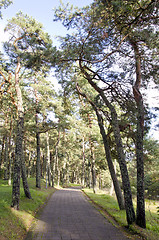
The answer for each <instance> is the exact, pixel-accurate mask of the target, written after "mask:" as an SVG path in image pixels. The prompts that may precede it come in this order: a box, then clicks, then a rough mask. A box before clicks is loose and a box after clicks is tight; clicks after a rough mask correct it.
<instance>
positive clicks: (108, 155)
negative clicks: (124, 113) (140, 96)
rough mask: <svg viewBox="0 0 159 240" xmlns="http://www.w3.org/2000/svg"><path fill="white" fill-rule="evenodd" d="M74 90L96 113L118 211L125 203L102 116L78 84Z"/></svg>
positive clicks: (123, 207)
mask: <svg viewBox="0 0 159 240" xmlns="http://www.w3.org/2000/svg"><path fill="white" fill-rule="evenodd" d="M76 88H77V91H78V93H79V94H81V95H82V96H83V97H85V98H86V99H87V100H88V102H89V103H90V104H91V105H92V107H93V109H94V110H95V112H96V116H97V120H98V125H99V129H100V133H101V135H102V138H103V143H104V148H105V154H106V159H107V163H108V168H109V172H110V175H111V178H112V181H113V185H114V189H115V193H116V197H117V201H118V205H119V208H120V210H122V209H125V203H124V199H123V195H122V192H121V188H120V185H119V182H118V179H117V177H116V173H115V169H114V165H113V162H112V158H111V153H110V147H109V142H108V139H107V135H106V133H105V129H104V126H103V119H102V116H101V114H100V113H99V111H98V109H97V107H96V105H95V104H94V103H93V102H92V101H91V100H90V99H88V97H87V96H86V94H83V93H82V92H81V91H80V89H79V86H78V84H76Z"/></svg>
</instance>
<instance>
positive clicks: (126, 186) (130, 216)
mask: <svg viewBox="0 0 159 240" xmlns="http://www.w3.org/2000/svg"><path fill="white" fill-rule="evenodd" d="M79 65H80V69H81V72H82V73H83V74H84V76H85V77H86V78H87V80H88V82H89V84H90V85H91V86H92V87H93V88H94V89H95V90H96V91H97V92H98V93H99V94H100V96H101V98H102V99H103V101H104V103H105V104H106V106H107V107H108V108H109V110H110V112H111V124H112V128H113V132H114V137H115V143H116V150H117V154H118V162H119V166H120V171H121V177H122V185H123V190H124V200H125V209H126V216H127V222H128V225H129V224H132V223H133V222H134V221H135V212H134V207H133V202H132V193H131V186H130V180H129V175H128V170H127V166H126V161H125V155H124V151H123V144H122V139H121V135H120V128H119V123H118V118H117V113H116V110H115V108H114V106H113V105H112V104H111V103H110V102H109V101H108V99H107V97H106V96H105V94H104V92H103V90H102V89H100V88H99V87H98V86H97V84H96V83H95V82H94V81H93V80H92V76H90V75H89V73H88V72H87V71H88V70H89V69H88V68H87V67H86V69H85V67H83V66H82V63H81V61H80V62H79Z"/></svg>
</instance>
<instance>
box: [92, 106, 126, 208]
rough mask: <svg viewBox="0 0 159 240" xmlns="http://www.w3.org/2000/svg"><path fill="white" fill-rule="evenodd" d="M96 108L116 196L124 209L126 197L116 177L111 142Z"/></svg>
mask: <svg viewBox="0 0 159 240" xmlns="http://www.w3.org/2000/svg"><path fill="white" fill-rule="evenodd" d="M95 110H96V115H97V118H98V125H99V128H100V133H101V135H102V138H103V143H104V149H105V153H106V159H107V163H108V167H109V172H110V175H111V178H112V181H113V185H114V190H115V193H116V197H117V200H118V205H119V208H120V209H121V210H122V209H125V203H124V199H123V195H122V192H121V188H120V185H119V182H118V179H117V177H116V173H115V169H114V165H113V162H112V158H111V153H110V147H109V142H108V139H107V135H106V133H105V129H104V126H103V122H102V117H101V115H100V114H99V112H98V110H97V109H95Z"/></svg>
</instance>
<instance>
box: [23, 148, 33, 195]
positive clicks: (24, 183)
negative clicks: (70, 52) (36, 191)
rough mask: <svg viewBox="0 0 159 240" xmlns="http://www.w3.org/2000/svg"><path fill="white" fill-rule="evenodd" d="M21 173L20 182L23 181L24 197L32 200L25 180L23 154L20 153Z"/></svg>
mask: <svg viewBox="0 0 159 240" xmlns="http://www.w3.org/2000/svg"><path fill="white" fill-rule="evenodd" d="M21 172H22V181H23V188H24V193H25V196H26V197H27V198H29V199H32V197H31V194H30V190H29V185H28V180H27V174H26V166H25V158H24V152H22V161H21Z"/></svg>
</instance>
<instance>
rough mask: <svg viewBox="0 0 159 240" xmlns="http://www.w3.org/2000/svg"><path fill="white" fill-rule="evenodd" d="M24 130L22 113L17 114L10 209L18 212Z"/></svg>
mask: <svg viewBox="0 0 159 240" xmlns="http://www.w3.org/2000/svg"><path fill="white" fill-rule="evenodd" d="M23 130H24V116H23V112H19V114H18V120H17V136H16V148H15V161H14V170H13V186H12V203H11V207H13V208H14V209H16V210H19V201H20V170H21V161H22V142H23Z"/></svg>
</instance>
